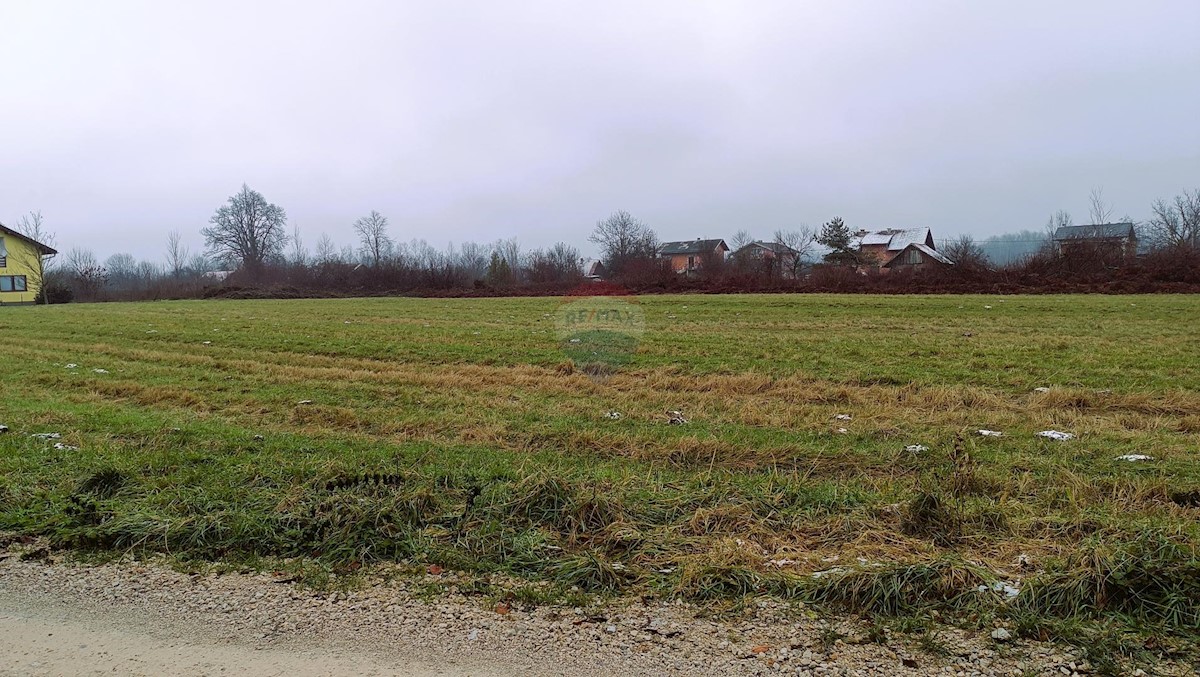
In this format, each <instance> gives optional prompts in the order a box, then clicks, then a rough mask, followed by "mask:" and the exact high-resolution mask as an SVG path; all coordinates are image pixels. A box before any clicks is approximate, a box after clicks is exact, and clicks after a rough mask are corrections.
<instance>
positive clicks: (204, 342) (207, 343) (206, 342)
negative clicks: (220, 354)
mask: <svg viewBox="0 0 1200 677" xmlns="http://www.w3.org/2000/svg"><path fill="white" fill-rule="evenodd" d="M201 343H202V344H204V345H206V346H211V345H212V341H201Z"/></svg>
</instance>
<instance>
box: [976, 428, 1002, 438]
mask: <svg viewBox="0 0 1200 677" xmlns="http://www.w3.org/2000/svg"><path fill="white" fill-rule="evenodd" d="M975 433H976V434H977V435H981V436H983V437H1004V433H1002V432H1000V431H999V430H987V429H983V428H981V429H979V430H976V431H975Z"/></svg>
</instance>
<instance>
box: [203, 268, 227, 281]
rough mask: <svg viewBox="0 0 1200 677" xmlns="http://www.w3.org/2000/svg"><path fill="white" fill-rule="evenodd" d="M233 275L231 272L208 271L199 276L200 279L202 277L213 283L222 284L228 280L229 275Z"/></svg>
mask: <svg viewBox="0 0 1200 677" xmlns="http://www.w3.org/2000/svg"><path fill="white" fill-rule="evenodd" d="M233 273H234V271H232V270H210V271H208V272H207V273H204V274H203V275H201V276H200V277H203V278H204V279H205V280H211V281H213V282H224V281H225V280H227V279H228V278H229V276H230V275H233Z"/></svg>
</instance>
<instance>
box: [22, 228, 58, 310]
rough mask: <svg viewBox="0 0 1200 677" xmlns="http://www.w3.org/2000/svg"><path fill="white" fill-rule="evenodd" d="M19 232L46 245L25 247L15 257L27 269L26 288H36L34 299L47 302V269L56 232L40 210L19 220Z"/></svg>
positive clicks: (52, 256)
mask: <svg viewBox="0 0 1200 677" xmlns="http://www.w3.org/2000/svg"><path fill="white" fill-rule="evenodd" d="M17 232H19V233H21V234H22V235H24V236H25V237H27V238H29V239H30V240H33V241H34V242H37V243H39V244H41V245H43V246H45V247H46V249H40V248H38V247H36V246H35V247H30V248H24V247H22V248H21V250H20V252H21V253H19V254H17V256H15V257H13V260H14V262H15V263H17V264H19V265H20V267H21V268H24V269H25V285H26V286H25V288H26V289H29V290H36V291H35V292H34V294H35V296H34V299H35V300H36V301H37V302H38V303H45V302H46V285H45V284H44V282H45V281H46V271H47V270H48V269H49V268H50V263H51V260H52V259H53V258H54V233H51V232H50V229H49V228H47V227H46V221H45V219H43V218H42V213H41V212H40V211H36V212H29V213H28V214H25V215H24V216H22V217H21V220H20V221H17Z"/></svg>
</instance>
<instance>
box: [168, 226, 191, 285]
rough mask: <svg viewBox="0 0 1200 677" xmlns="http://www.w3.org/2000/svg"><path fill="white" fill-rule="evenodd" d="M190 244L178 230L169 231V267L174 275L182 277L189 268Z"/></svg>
mask: <svg viewBox="0 0 1200 677" xmlns="http://www.w3.org/2000/svg"><path fill="white" fill-rule="evenodd" d="M190 253H191V252H190V250H189V249H188V246H187V245H186V244H184V243H183V235H181V234H180V232H179V231H178V230H173V231H171V232H170V233H167V269H168V270H170V271H171V276H172V277H182V276H183V271H184V269H186V268H187V261H188V255H189V254H190Z"/></svg>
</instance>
